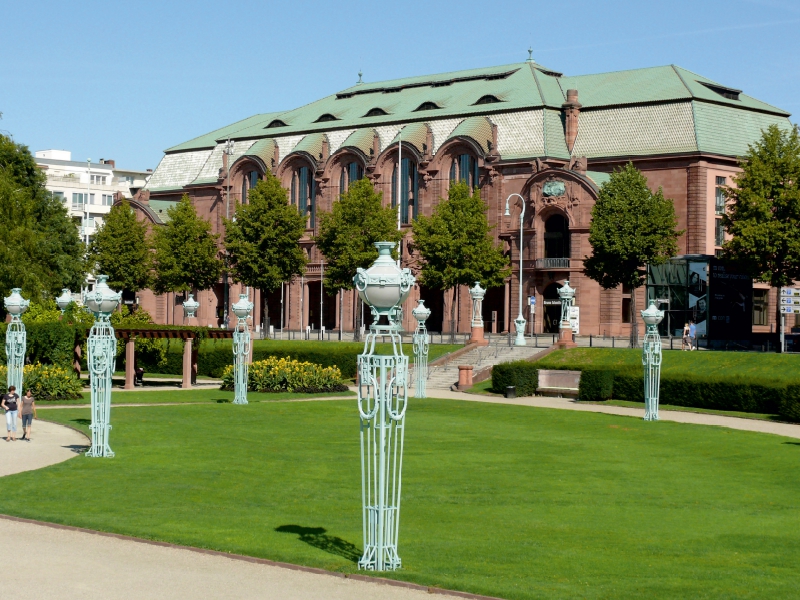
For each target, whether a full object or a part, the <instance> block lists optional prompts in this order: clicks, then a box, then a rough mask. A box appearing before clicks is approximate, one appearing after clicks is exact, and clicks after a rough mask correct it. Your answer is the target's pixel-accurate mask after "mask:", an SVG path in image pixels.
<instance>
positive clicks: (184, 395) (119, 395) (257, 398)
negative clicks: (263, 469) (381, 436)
mask: <svg viewBox="0 0 800 600" xmlns="http://www.w3.org/2000/svg"><path fill="white" fill-rule="evenodd" d="M355 395H356V394H355V392H351V391H346V392H327V393H321V394H297V393H293V392H279V393H274V394H273V393H269V394H268V393H264V392H247V399H248V401H249V402H270V401H276V400H300V399H307V398H325V397H340V396H353V397H355ZM82 396H83V397H82V398H81V399H80V400H57V401H52V402H50V401H47V400H37V401H36V406H38V407H40V408H44V407H47V406H74V405H76V404H88V403H89V402H90V400H91V395H90V394H89V392H84V393H83V394H82ZM233 396H234V394H233V392H225V391H222V390H196V389H194V390H169V391H164V390H154V391H151V392H148V391H145V390H143V391H130V392H122V391H112V392H111V404H112V405H114V404H154V403H157V404H161V403H165V402H169V403H174V404H183V403H186V402H192V403H194V402H213V403H215V404H224V403H227V402H233Z"/></svg>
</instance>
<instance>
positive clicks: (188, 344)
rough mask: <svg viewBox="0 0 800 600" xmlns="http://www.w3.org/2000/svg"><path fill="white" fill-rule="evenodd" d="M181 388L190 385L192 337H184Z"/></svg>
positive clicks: (189, 386)
mask: <svg viewBox="0 0 800 600" xmlns="http://www.w3.org/2000/svg"><path fill="white" fill-rule="evenodd" d="M181 387H182V388H183V389H185V390H186V389H189V388H191V387H192V338H186V339H185V340H184V343H183V381H182V382H181Z"/></svg>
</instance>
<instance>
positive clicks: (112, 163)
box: [106, 158, 117, 169]
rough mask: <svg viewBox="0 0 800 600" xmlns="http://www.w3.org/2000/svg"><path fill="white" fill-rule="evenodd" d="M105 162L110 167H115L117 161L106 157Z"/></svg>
mask: <svg viewBox="0 0 800 600" xmlns="http://www.w3.org/2000/svg"><path fill="white" fill-rule="evenodd" d="M106 164H107V165H111V168H112V169H116V168H117V163H116V162H114V161H113V160H111V159H110V158H107V159H106Z"/></svg>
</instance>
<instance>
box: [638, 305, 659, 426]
mask: <svg viewBox="0 0 800 600" xmlns="http://www.w3.org/2000/svg"><path fill="white" fill-rule="evenodd" d="M641 313H642V319H643V320H644V323H645V325H646V327H647V332H646V333H645V336H644V343H643V344H642V364H643V365H644V420H645V421H658V397H659V393H660V388H661V336H660V335H658V324H659V323H661V320H662V319H663V318H664V311H663V310H658V308H657V307H656V303H655V302H653V301H651V302H650V306H649V307H647V310H643V311H641Z"/></svg>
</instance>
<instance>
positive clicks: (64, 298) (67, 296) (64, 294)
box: [56, 288, 72, 315]
mask: <svg viewBox="0 0 800 600" xmlns="http://www.w3.org/2000/svg"><path fill="white" fill-rule="evenodd" d="M71 303H72V292H70V291H69V288H63V289H62V290H61V295H60V296H59V297H58V298H56V306H58V308H59V310H60V311H61V314H62V315H63V314H64V311H65V310H67V307H68V306H69V305H70V304H71Z"/></svg>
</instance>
